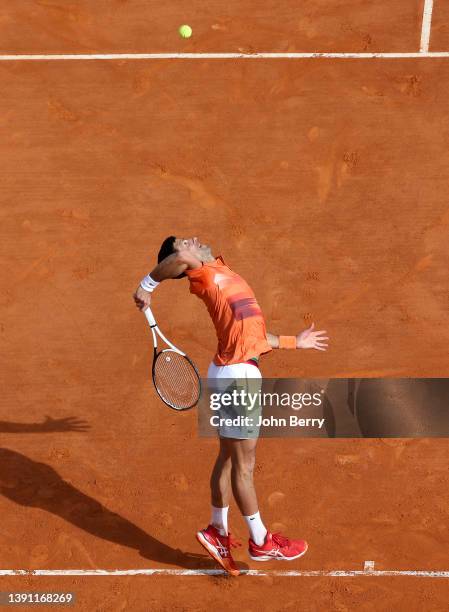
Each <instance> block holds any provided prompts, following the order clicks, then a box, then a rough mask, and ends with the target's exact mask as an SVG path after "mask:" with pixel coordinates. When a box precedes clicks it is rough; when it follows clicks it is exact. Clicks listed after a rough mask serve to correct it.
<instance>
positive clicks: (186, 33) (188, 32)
mask: <svg viewBox="0 0 449 612" xmlns="http://www.w3.org/2000/svg"><path fill="white" fill-rule="evenodd" d="M178 32H179V35H180V36H181V37H182V38H190V37H191V36H192V28H191V27H190V26H189V25H182V26H181V27H180V28H179V30H178Z"/></svg>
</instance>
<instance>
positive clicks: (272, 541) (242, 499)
mask: <svg viewBox="0 0 449 612" xmlns="http://www.w3.org/2000/svg"><path fill="white" fill-rule="evenodd" d="M227 443H228V444H230V446H231V460H232V470H231V482H232V491H233V493H234V497H235V500H236V502H237V505H238V507H239V509H240V512H241V513H242V514H243V518H244V519H245V521H246V524H247V525H248V529H249V533H250V538H249V543H248V548H249V555H250V557H251V558H252V559H254V560H255V561H269V560H272V559H277V560H285V561H291V560H293V559H298V558H299V557H302V555H303V554H304V553H305V552H306V550H307V542H304V540H290V539H289V538H287V537H285V536H283V535H281V534H279V533H271V532H270V531H269V530H267V529H266V527H265V525H264V524H263V521H262V518H261V516H260V512H259V506H258V503H257V494H256V489H255V485H254V478H253V474H254V466H255V462H256V445H257V439H248V440H228V441H227Z"/></svg>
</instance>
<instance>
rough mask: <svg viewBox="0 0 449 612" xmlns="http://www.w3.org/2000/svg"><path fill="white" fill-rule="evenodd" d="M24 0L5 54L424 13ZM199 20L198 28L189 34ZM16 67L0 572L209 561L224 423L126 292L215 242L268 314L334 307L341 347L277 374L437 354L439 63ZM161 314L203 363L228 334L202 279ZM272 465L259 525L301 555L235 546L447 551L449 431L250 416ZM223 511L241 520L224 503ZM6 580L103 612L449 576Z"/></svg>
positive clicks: (165, 293) (426, 600) (275, 46)
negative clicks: (171, 400)
mask: <svg viewBox="0 0 449 612" xmlns="http://www.w3.org/2000/svg"><path fill="white" fill-rule="evenodd" d="M28 4H30V5H32V9H30V10H28V8H27V10H25V6H24V3H22V2H13V1H11V2H9V3H8V7H6V5H5V6H3V7H2V8H1V9H0V29H1V39H2V42H1V47H2V52H3V53H19V52H32V53H37V52H38V53H55V52H95V51H98V52H115V51H117V52H125V51H134V52H139V51H173V52H174V51H181V50H187V51H237V50H238V49H240V48H242V49H243V50H248V49H254V50H256V51H285V50H297V51H302V50H306V51H307V50H313V51H325V50H335V51H339V50H343V51H363V50H379V51H415V50H417V49H418V47H419V38H420V19H421V12H422V3H421V2H418V1H411V2H410V1H405V0H402V1H397V0H394V1H393V2H391V1H388V2H386V1H383V0H382V1H381V2H377V3H375V4H376V7H377V8H376V9H374V3H372V2H337V1H332V2H324V0H321V1H320V2H317V3H315V4H314V8H313V9H312V8H310V9H308V10H305V9H300V8H293V7H292V5H293V3H290V2H289V3H285V6H284V8H283V9H282V10H281V9H277V8H276V7H277V4H278V3H274V2H273V3H271V2H270V3H264V7H265V8H263V9H262V8H260V9H259V8H257V7H258V3H255V2H247V1H246V2H239V3H237V2H228V3H222V2H212V3H208V5H207V9H204V10H203V9H202V5H203V3H199V2H193V3H191V5H187V4H185V3H184V4H183V5H182V6H181V5H180V6H177V3H165V5H164V4H162V5H161V6H157V7H156V5H154V6H153V8H151V9H150V8H148V3H146V2H145V3H144V2H125V1H121V2H119V1H114V2H107V3H106V2H104V1H103V2H76V3H75V2H72V3H70V5H68V4H66V3H65V2H62V1H60V2H58V1H56V0H53V1H50V0H48V1H47V0H42V1H40V2H30V3H27V7H28ZM296 4H302V3H295V5H296ZM440 4H442V3H440ZM444 10H445V9H440V10H439V13H440V19H441V20H442V21H444V19H445V17H444ZM436 15H437V16H438V11H436ZM185 22H187V23H189V24H190V25H192V27H193V29H194V33H195V35H194V37H193V38H192V39H191V41H187V42H186V43H182V44H181V41H180V40H179V38H177V35H176V34H175V29H176V28H177V27H178V25H179V24H180V23H185ZM438 36H439V37H440V39H441V44H439V45H438V46H439V48H438V49H437V50H444V49H443V48H442V47H443V45H444V44H446V47H445V49H447V48H448V47H449V39H448V37H447V35H446V39H445V40H446V43H444V27H441V28H440V31H439V34H438ZM0 73H1V80H2V96H1V97H0V130H1V139H0V154H1V164H0V180H1V185H2V188H1V192H0V198H1V207H0V222H1V228H2V229H1V231H2V237H1V238H2V239H1V242H0V262H1V269H2V281H1V292H0V300H1V318H0V333H1V335H0V337H1V342H2V363H1V368H0V376H1V389H2V394H1V399H0V438H1V446H2V450H0V513H1V524H0V568H4V569H67V568H83V569H90V568H102V569H115V568H121V569H127V568H154V567H158V568H193V569H201V568H214V567H215V564H214V563H213V561H212V560H210V559H209V558H207V557H206V556H205V555H204V554H203V551H202V549H201V547H200V546H199V545H198V544H197V542H196V540H195V537H194V534H195V531H196V530H197V529H198V528H201V527H204V526H206V524H207V521H208V519H209V488H208V479H209V473H210V469H211V466H212V463H213V461H214V456H215V453H216V441H215V440H210V439H199V438H198V436H197V433H196V414H195V411H194V410H193V411H190V412H188V413H185V414H176V413H174V412H173V411H170V410H169V409H168V408H165V407H164V406H163V405H162V404H161V403H160V402H159V401H158V400H157V398H156V395H155V393H154V391H153V390H152V386H151V382H150V379H149V372H150V360H151V350H152V349H151V346H150V345H151V337H150V333H149V329H148V327H147V325H146V321H145V319H144V317H143V315H141V314H140V313H139V312H138V311H137V310H136V309H135V306H134V304H133V301H132V297H131V294H132V292H133V290H134V289H135V287H136V286H137V284H138V282H139V280H140V278H141V277H142V276H143V275H144V274H145V273H147V272H148V271H149V270H151V268H152V267H153V265H154V262H155V255H156V252H157V249H158V247H159V244H160V242H161V241H162V240H163V238H165V237H166V235H168V234H171V233H174V234H177V235H191V234H194V235H198V236H199V237H200V240H201V241H204V242H207V241H209V242H210V243H211V244H212V245H213V249H214V252H215V253H216V254H219V253H221V254H222V255H223V256H224V258H225V259H226V261H227V262H228V263H229V265H230V266H231V267H233V268H234V269H235V270H236V271H238V272H239V273H241V274H242V275H243V276H244V277H245V278H246V279H247V280H248V281H249V283H250V284H251V285H252V287H253V288H254V290H255V292H256V295H257V297H258V300H259V302H260V304H261V306H262V308H263V310H264V312H265V314H266V319H267V326H268V329H269V330H270V331H272V332H273V333H279V332H280V333H284V334H293V333H296V332H297V331H299V330H301V329H303V328H304V326H305V325H306V324H307V325H308V324H309V323H310V322H311V321H315V322H316V325H317V327H318V328H319V329H322V328H324V329H327V330H328V332H329V335H330V337H331V346H330V348H329V350H328V352H327V353H319V352H316V353H312V352H305V353H300V352H298V353H296V352H293V351H292V352H273V353H272V354H271V355H269V356H268V357H266V358H264V359H263V360H262V370H263V373H264V375H265V376H269V377H325V378H332V377H337V376H358V377H362V376H364V377H370V376H392V377H394V376H401V377H405V376H428V377H431V376H448V375H449V362H448V341H449V326H448V300H449V290H448V283H447V280H448V277H447V257H448V246H447V245H448V242H447V234H448V229H449V204H448V199H447V185H448V179H449V170H448V165H447V150H448V145H449V131H448V128H447V122H446V118H447V98H448V94H449V90H448V89H449V88H448V82H449V61H448V60H433V59H432V60H425V59H419V60H369V61H366V60H344V61H343V60H341V61H335V60H310V61H302V60H301V61H298V60H293V61H292V60H287V61H283V60H275V61H274V60H272V61H270V60H254V61H253V60H238V61H203V60H197V61H177V60H167V61H165V60H164V61H120V62H117V61H115V62H86V61H85V62H71V63H70V62H65V63H64V62H48V63H45V62H36V63H0ZM154 312H155V315H156V316H157V318H158V320H159V323H160V325H161V327H162V329H163V331H164V332H165V333H166V334H167V335H168V337H169V338H172V339H173V340H174V341H175V342H176V343H178V344H179V345H180V346H182V348H183V349H184V350H186V351H187V352H188V353H189V354H190V355H191V356H192V358H193V359H194V360H195V361H196V362H197V364H198V366H199V367H200V370H201V372H202V374H205V372H206V368H207V365H208V363H209V361H210V359H211V356H212V355H213V352H214V349H215V338H214V334H213V328H212V325H211V323H210V321H209V320H208V316H207V312H206V310H205V309H204V307H203V305H202V304H201V303H200V302H199V300H197V299H195V298H194V297H191V296H190V295H189V294H188V287H187V281H185V280H181V281H177V282H172V283H166V284H164V285H163V286H161V287H160V288H159V289H158V291H157V294H155V298H154ZM46 416H49V417H51V418H50V419H48V420H45V419H46ZM68 417H73V419H68ZM76 419H79V421H77V420H76ZM256 480H257V488H258V491H259V498H260V506H261V512H262V516H263V517H264V520H265V521H266V523H267V524H268V526H269V527H270V528H272V529H275V530H282V531H284V532H286V533H287V534H288V535H291V536H298V537H302V538H305V539H307V540H308V542H309V551H308V553H307V555H306V556H305V557H304V558H303V559H300V560H298V561H296V562H293V563H291V564H289V565H288V566H282V565H281V564H279V563H278V564H275V563H272V564H270V563H267V564H263V565H262V564H260V565H258V566H256V564H255V563H252V562H251V561H250V560H249V558H248V557H247V555H246V551H245V546H244V547H243V548H242V549H239V550H238V551H237V553H236V560H237V561H238V562H239V563H240V564H241V565H242V567H251V568H255V569H268V570H269V569H296V570H301V569H316V570H334V569H343V570H353V569H354V570H361V569H363V563H364V561H365V560H374V561H375V563H376V569H395V570H414V569H422V570H426V569H428V570H448V569H449V567H448V560H447V550H448V546H449V531H448V507H449V493H448V491H449V487H448V475H447V442H446V440H444V439H440V440H438V439H408V440H382V439H373V440H355V439H354V440H351V439H349V440H341V439H340V440H313V439H307V440H301V439H299V438H298V439H288V440H276V439H274V440H273V439H271V440H261V441H260V444H259V449H258V466H257V470H256ZM230 521H231V528H232V531H233V533H234V534H235V535H236V536H237V537H240V538H242V539H243V540H244V539H245V538H246V537H247V533H246V528H245V525H244V523H243V521H242V519H241V517H240V516H239V513H238V511H237V509H236V507H235V505H233V506H232V507H231V513H230ZM9 589H14V590H25V591H26V590H28V591H30V590H35V591H42V590H49V589H51V590H59V591H61V590H67V589H70V590H72V591H75V592H76V593H77V596H78V604H77V609H82V610H89V611H90V610H133V611H134V610H149V609H152V610H204V609H207V608H208V609H215V610H220V609H223V607H225V608H226V609H231V610H234V609H240V610H242V609H244V610H265V609H266V610H296V609H303V610H352V609H357V610H373V609H376V610H379V609H400V608H401V607H402V609H408V610H423V609H425V610H443V609H446V608H445V606H446V605H447V598H448V591H449V589H448V581H447V580H444V579H443V580H442V579H440V580H437V579H427V578H426V579H417V578H411V577H409V578H407V577H406V578H402V577H401V578H374V577H363V578H345V579H343V578H279V577H273V576H267V577H260V578H259V577H254V578H253V577H245V576H242V577H241V578H238V579H235V580H229V579H224V578H221V577H207V576H188V577H182V578H176V577H168V576H164V577H161V576H153V577H95V578H94V577H84V578H81V577H76V578H69V577H67V578H65V577H52V578H40V577H12V578H0V590H1V591H6V590H9Z"/></svg>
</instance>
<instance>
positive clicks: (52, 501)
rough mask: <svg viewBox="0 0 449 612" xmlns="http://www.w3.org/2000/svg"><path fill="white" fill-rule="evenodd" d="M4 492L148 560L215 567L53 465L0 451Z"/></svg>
mask: <svg viewBox="0 0 449 612" xmlns="http://www.w3.org/2000/svg"><path fill="white" fill-rule="evenodd" d="M0 493H1V494H3V495H4V496H5V497H7V498H8V499H9V500H11V501H13V502H15V503H16V504H19V505H21V506H28V507H32V508H40V509H41V510H45V511H46V512H49V513H50V514H54V515H56V516H59V517H61V518H63V519H64V520H66V521H67V522H68V523H71V524H72V525H75V526H76V527H79V528H80V529H83V530H84V531H86V532H87V533H90V534H92V535H94V536H96V537H98V538H102V539H104V540H108V541H109V542H113V543H114V544H120V545H121V546H126V547H128V548H133V549H135V550H138V551H139V552H140V554H141V555H142V556H143V557H145V558H146V559H151V560H152V561H156V562H161V563H168V564H173V565H177V566H180V567H184V568H191V569H197V568H215V567H216V564H215V563H214V562H213V560H212V559H210V558H209V557H208V556H206V555H201V554H196V553H189V552H184V551H182V550H179V549H175V548H172V547H171V546H168V545H167V544H164V543H163V542H160V541H159V540H157V539H156V538H154V537H153V536H151V535H149V534H148V533H146V532H145V531H143V530H142V529H140V527H137V525H134V524H133V523H131V522H130V521H128V520H127V519H125V518H124V517H122V516H120V515H119V514H116V513H115V512H112V511H111V510H109V509H108V508H106V507H105V506H103V505H102V504H101V503H99V502H98V501H97V500H95V499H93V498H92V497H90V496H89V495H86V494H85V493H82V492H81V491H79V490H78V489H76V488H75V487H74V486H73V485H71V484H69V483H68V482H66V481H65V480H64V479H63V478H62V477H61V476H60V475H59V474H58V472H56V470H54V469H53V468H52V467H50V466H49V465H46V464H45V463H40V462H37V461H33V460H32V459H30V458H29V457H26V456H24V455H22V454H21V453H18V452H16V451H13V450H11V449H8V448H0Z"/></svg>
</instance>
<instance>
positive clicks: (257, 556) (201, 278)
mask: <svg viewBox="0 0 449 612" xmlns="http://www.w3.org/2000/svg"><path fill="white" fill-rule="evenodd" d="M158 262H159V263H158V265H157V266H156V267H155V268H154V270H153V271H152V272H151V273H150V274H149V275H148V276H146V277H145V278H144V279H143V281H142V283H141V286H140V287H138V289H137V291H136V292H135V294H134V300H135V303H136V305H137V306H138V308H140V309H141V310H144V309H145V308H146V307H147V306H149V305H150V303H151V295H152V293H153V291H154V290H155V289H156V288H157V286H158V285H159V283H160V282H162V281H164V280H168V279H175V278H176V279H179V278H183V277H185V276H186V277H187V278H188V280H189V284H190V293H192V294H194V295H197V296H198V297H199V298H200V299H201V300H202V301H203V302H204V303H205V305H206V307H207V309H208V311H209V315H210V317H211V319H212V321H213V324H214V326H215V330H216V333H217V338H218V348H217V352H216V354H215V356H214V358H213V361H212V362H211V364H210V366H209V370H208V379H220V378H222V379H239V380H240V381H241V380H243V381H245V380H247V381H248V382H256V381H257V380H259V381H260V379H261V373H260V369H259V358H260V356H261V355H263V354H266V353H268V352H269V351H271V350H272V349H279V348H280V349H282V348H285V349H316V350H319V351H324V350H326V348H327V343H326V340H328V338H327V337H326V336H325V334H326V332H325V331H314V325H313V324H312V325H311V327H309V328H308V329H306V330H305V331H303V332H302V333H300V334H299V335H297V336H276V335H274V334H270V333H267V332H266V328H265V321H264V318H263V315H262V312H261V309H260V307H259V305H258V303H257V301H256V298H255V296H254V293H253V291H252V290H251V288H250V287H249V285H248V284H247V283H246V282H245V281H244V280H243V278H242V277H241V276H239V275H238V274H236V273H235V272H233V271H232V270H231V269H230V268H229V267H228V266H227V265H226V263H225V262H224V260H223V258H222V257H214V256H213V255H212V253H211V249H210V247H209V246H208V245H206V244H200V242H199V241H198V238H176V237H175V236H170V237H168V238H167V239H166V240H164V242H163V243H162V246H161V248H160V251H159V255H158ZM219 439H220V448H219V453H218V457H217V459H216V461H215V465H214V468H213V470H212V475H211V479H210V487H211V504H212V509H211V519H210V524H209V526H208V527H207V528H206V529H202V530H201V531H199V532H198V533H197V534H196V537H197V539H198V541H199V542H200V543H201V544H202V545H203V546H204V548H205V549H206V550H207V551H208V553H209V554H210V555H211V556H212V557H213V558H214V559H215V560H216V561H217V562H218V563H219V564H220V565H221V566H222V567H223V568H224V569H225V570H226V571H227V572H228V573H229V574H231V575H233V576H237V575H238V574H239V570H238V568H237V566H236V564H235V562H234V559H233V557H232V553H231V548H232V547H233V546H236V545H238V544H237V543H236V542H235V541H234V540H233V539H232V538H231V535H230V533H229V531H228V509H229V502H230V497H231V491H232V493H233V495H234V498H235V500H236V502H237V505H238V507H239V509H240V512H241V513H242V515H243V517H244V519H245V521H246V523H247V525H248V529H249V545H248V548H249V555H250V557H251V558H252V559H254V560H255V561H269V560H274V559H278V560H285V561H291V560H293V559H298V558H299V557H302V555H304V553H305V552H306V550H307V543H306V542H305V541H304V540H292V539H289V538H287V537H285V536H283V535H281V534H279V533H271V532H270V531H269V530H268V529H267V528H266V527H265V525H264V522H263V520H262V517H261V515H260V512H259V505H258V503H257V496H256V490H255V487H254V481H253V470H254V465H255V456H256V445H257V436H254V435H252V434H251V433H250V432H248V431H247V430H245V429H244V428H243V429H242V430H238V428H237V430H236V429H235V428H232V429H230V430H227V429H226V428H222V429H220V430H219Z"/></svg>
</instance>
